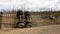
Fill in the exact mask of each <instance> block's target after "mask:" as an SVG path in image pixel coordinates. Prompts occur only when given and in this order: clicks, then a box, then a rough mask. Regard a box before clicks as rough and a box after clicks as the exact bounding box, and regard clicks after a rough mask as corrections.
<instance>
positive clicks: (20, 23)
mask: <svg viewBox="0 0 60 34" xmlns="http://www.w3.org/2000/svg"><path fill="white" fill-rule="evenodd" d="M16 26H17V28H24V27H25V23H22V22H18V23H17V24H16Z"/></svg>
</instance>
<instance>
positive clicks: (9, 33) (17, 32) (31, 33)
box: [0, 25, 60, 34]
mask: <svg viewBox="0 0 60 34" xmlns="http://www.w3.org/2000/svg"><path fill="white" fill-rule="evenodd" d="M0 34H60V25H49V26H38V27H31V28H23V29H21V28H16V29H10V30H0Z"/></svg>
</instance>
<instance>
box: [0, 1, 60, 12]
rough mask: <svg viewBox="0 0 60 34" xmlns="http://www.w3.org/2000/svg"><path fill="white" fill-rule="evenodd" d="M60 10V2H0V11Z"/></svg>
mask: <svg viewBox="0 0 60 34" xmlns="http://www.w3.org/2000/svg"><path fill="white" fill-rule="evenodd" d="M12 9H16V10H17V9H22V10H29V11H45V10H46V11H48V10H60V0H0V10H12Z"/></svg>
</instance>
